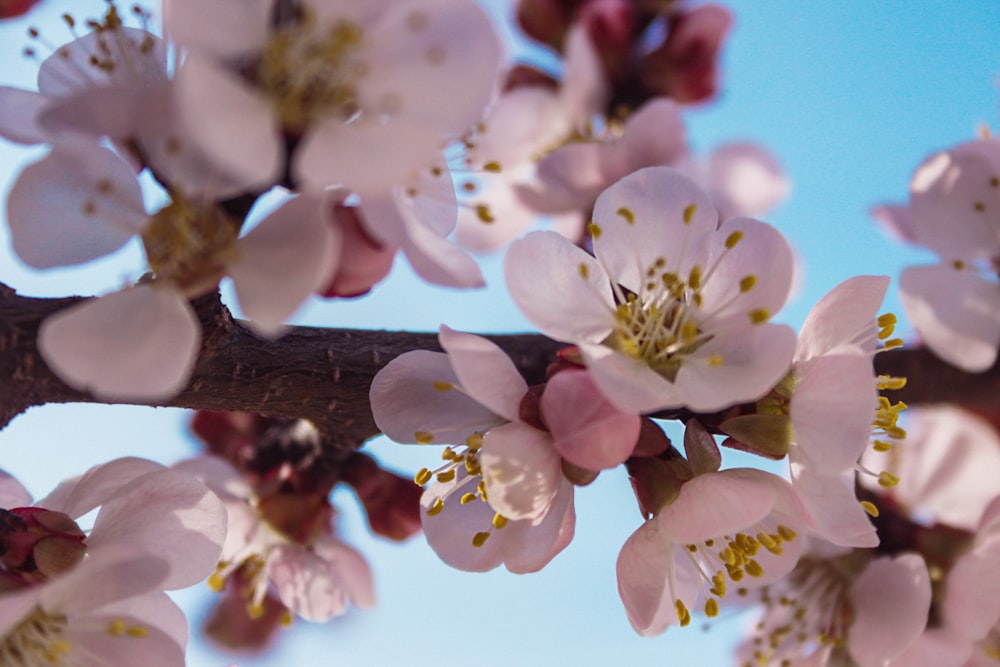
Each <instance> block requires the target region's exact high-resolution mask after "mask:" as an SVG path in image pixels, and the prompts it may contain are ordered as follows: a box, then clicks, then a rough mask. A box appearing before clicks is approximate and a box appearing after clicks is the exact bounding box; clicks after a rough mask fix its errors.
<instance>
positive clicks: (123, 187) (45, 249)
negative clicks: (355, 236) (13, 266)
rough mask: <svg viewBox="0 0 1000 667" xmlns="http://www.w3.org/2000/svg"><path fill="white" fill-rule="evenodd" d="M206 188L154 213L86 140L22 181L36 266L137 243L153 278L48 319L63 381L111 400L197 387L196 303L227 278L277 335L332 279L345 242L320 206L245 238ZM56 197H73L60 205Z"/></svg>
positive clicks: (295, 209)
mask: <svg viewBox="0 0 1000 667" xmlns="http://www.w3.org/2000/svg"><path fill="white" fill-rule="evenodd" d="M192 176H194V174H192ZM192 185H193V184H192ZM200 185H201V188H197V187H195V188H193V189H188V190H185V191H181V190H179V189H177V190H174V191H173V192H172V193H171V195H172V196H171V200H170V201H169V202H168V203H167V204H166V205H164V206H163V207H162V208H160V209H159V210H157V211H156V212H155V213H153V214H152V215H150V214H147V213H146V210H145V207H144V205H143V198H142V193H141V191H140V188H139V184H138V182H137V181H136V178H135V176H134V175H133V173H132V171H131V169H130V168H129V167H128V166H127V165H126V164H125V163H124V162H122V161H121V160H120V159H119V158H118V157H117V156H116V155H115V154H114V153H112V152H111V151H109V150H108V149H106V148H102V147H100V146H97V145H95V144H93V143H91V142H89V141H82V140H71V141H61V142H60V143H58V144H56V145H54V146H53V148H52V151H51V152H50V153H49V155H48V156H47V157H45V158H43V159H42V160H41V161H39V162H37V163H35V164H33V165H31V166H29V167H28V168H27V169H25V170H24V171H23V172H22V173H21V175H20V176H19V178H18V180H17V182H16V183H15V185H14V187H13V189H12V191H11V194H10V199H9V208H8V224H9V225H10V229H11V236H12V239H13V245H14V249H15V251H16V252H17V253H18V255H19V256H20V257H21V259H23V260H24V261H25V262H26V263H28V264H29V265H31V266H34V267H37V268H51V267H56V266H68V265H73V264H78V263H82V262H86V261H89V260H91V259H94V258H96V257H100V256H101V255H104V254H107V253H109V252H112V251H114V250H117V249H118V248H120V247H121V246H122V245H124V244H125V243H126V242H127V241H128V240H129V239H130V238H131V237H133V236H139V237H140V238H141V240H142V243H143V247H144V249H145V251H146V257H147V260H148V262H149V265H150V268H151V269H152V272H153V278H152V280H144V281H141V282H140V284H138V285H136V286H134V287H128V288H126V289H124V290H122V291H119V292H115V293H112V294H110V295H107V296H104V297H101V298H99V299H95V300H90V301H85V302H83V303H81V304H79V305H76V306H73V307H71V308H69V309H66V310H63V311H61V312H59V313H57V314H56V315H54V316H53V317H51V318H49V319H48V320H46V321H45V323H44V324H43V326H42V328H41V330H40V332H39V348H40V350H41V353H42V354H43V356H44V358H45V360H46V363H48V365H49V367H50V368H52V369H53V370H54V371H55V372H56V373H57V374H58V375H59V376H60V377H61V378H62V379H63V380H64V381H65V382H67V383H68V384H70V385H72V386H74V387H77V388H79V389H85V390H89V391H91V392H92V393H94V394H95V395H99V396H103V397H111V396H113V397H118V398H133V399H135V398H144V399H151V398H153V399H155V398H163V397H166V396H171V395H173V394H176V393H177V392H178V391H180V390H181V389H182V388H183V387H184V385H185V384H186V383H187V378H188V376H189V374H190V372H191V369H192V367H193V364H194V360H195V357H196V355H197V351H198V349H199V347H200V343H201V341H200V337H201V327H200V325H199V323H198V320H197V317H196V315H195V312H194V310H193V309H192V308H191V307H190V306H189V305H188V303H187V301H188V299H189V298H193V297H196V296H199V295H201V294H204V293H206V292H208V291H210V290H213V289H215V287H216V286H217V285H218V282H219V280H220V279H221V278H223V277H224V276H225V275H227V274H228V275H229V276H230V277H232V279H233V282H234V286H235V288H236V293H237V298H238V299H239V301H240V305H241V307H242V309H243V311H244V312H245V313H246V314H247V315H248V316H249V317H250V318H251V326H254V327H255V328H257V329H258V330H259V331H260V332H261V333H264V334H267V335H272V336H273V335H277V334H278V333H280V330H281V327H282V322H283V321H284V320H285V319H286V318H287V317H289V316H290V315H291V314H292V313H293V312H294V311H295V310H296V309H297V308H298V306H299V304H301V303H302V301H303V300H304V299H305V298H306V297H307V296H308V295H309V294H311V293H313V292H314V291H316V290H317V289H318V288H319V287H320V286H321V285H323V284H324V283H325V282H326V281H327V276H328V275H329V274H330V269H331V266H330V262H331V261H332V259H333V257H334V253H333V247H335V245H336V244H337V243H338V237H337V236H336V234H335V233H334V231H333V228H332V227H330V226H329V225H328V224H327V222H326V220H325V217H324V216H325V211H326V208H325V205H324V203H323V201H322V200H321V199H320V198H317V197H314V196H311V195H300V196H297V197H294V198H291V199H288V200H287V201H286V202H284V203H283V204H282V205H281V206H279V207H278V208H277V209H276V210H275V211H273V212H271V213H270V214H269V215H267V216H266V217H265V218H264V220H262V221H261V222H260V224H259V225H257V226H256V227H255V228H254V229H252V230H251V231H250V232H249V233H247V234H246V235H245V236H243V237H242V238H238V229H239V223H238V222H237V221H234V220H232V219H231V218H230V217H229V216H228V215H227V214H226V213H225V211H224V210H223V209H221V208H220V207H218V206H217V205H215V204H214V202H213V200H212V198H211V196H212V184H211V182H202V183H201V184H200ZM52 188H57V189H59V190H60V191H61V192H63V193H64V196H61V197H51V196H50V195H49V193H50V192H51V191H52ZM206 189H207V191H206Z"/></svg>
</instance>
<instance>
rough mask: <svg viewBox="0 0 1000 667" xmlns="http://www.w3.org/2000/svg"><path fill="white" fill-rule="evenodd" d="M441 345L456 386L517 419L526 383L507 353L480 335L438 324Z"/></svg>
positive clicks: (513, 419) (489, 406)
mask: <svg viewBox="0 0 1000 667" xmlns="http://www.w3.org/2000/svg"><path fill="white" fill-rule="evenodd" d="M438 340H439V341H441V347H442V348H444V351H445V352H447V353H448V359H449V361H451V367H452V368H453V369H454V371H455V375H456V376H457V377H458V382H459V386H461V387H462V389H464V390H465V392H466V393H467V394H468V395H469V396H470V397H471V398H473V399H475V400H476V401H477V402H478V403H479V404H480V405H483V406H486V407H487V408H489V409H490V410H491V411H493V412H494V413H496V414H498V415H500V416H501V417H504V418H505V419H507V420H508V421H512V422H513V421H519V419H518V415H519V412H520V407H521V399H522V398H524V394H525V393H526V392H527V391H528V384H527V383H526V382H525V381H524V378H523V377H522V376H521V373H520V372H518V370H517V367H516V366H515V365H514V362H513V361H512V360H511V358H510V357H508V356H507V353H506V352H504V351H503V350H501V349H500V348H499V347H498V346H497V345H496V344H495V343H492V342H490V341H488V340H487V339H485V338H483V337H482V336H476V335H474V334H469V333H463V332H461V331H455V330H454V329H451V328H449V327H447V326H444V325H442V326H441V332H440V333H439V334H438Z"/></svg>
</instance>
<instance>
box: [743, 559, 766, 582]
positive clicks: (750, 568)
mask: <svg viewBox="0 0 1000 667" xmlns="http://www.w3.org/2000/svg"><path fill="white" fill-rule="evenodd" d="M743 569H744V570H746V573H747V574H749V575H750V576H751V577H760V576H763V575H764V568H762V567H761V566H760V563H758V562H757V561H755V560H754V559H752V558H751V559H750V560H748V561H747V562H746V565H744V566H743Z"/></svg>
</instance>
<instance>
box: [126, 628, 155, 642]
mask: <svg viewBox="0 0 1000 667" xmlns="http://www.w3.org/2000/svg"><path fill="white" fill-rule="evenodd" d="M125 633H126V634H127V635H128V636H129V637H135V638H136V639H141V638H143V637H147V636H149V630H147V629H146V628H144V627H142V626H141V625H133V626H132V627H130V628H128V629H127V630H126V631H125Z"/></svg>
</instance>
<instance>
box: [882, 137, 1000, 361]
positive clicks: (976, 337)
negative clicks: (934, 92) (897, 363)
mask: <svg viewBox="0 0 1000 667" xmlns="http://www.w3.org/2000/svg"><path fill="white" fill-rule="evenodd" d="M997 210H1000V141H998V140H996V139H981V140H978V141H973V142H969V143H964V144H960V145H958V146H956V147H954V148H952V149H949V150H946V151H943V152H940V153H936V154H934V155H932V156H931V157H929V158H927V160H925V161H924V163H923V164H921V165H920V166H919V167H918V168H917V170H916V172H914V174H913V180H912V181H911V183H910V203H909V206H908V207H899V206H885V207H882V208H880V209H878V215H879V217H880V219H883V220H885V221H887V222H888V223H889V224H890V225H891V227H892V228H894V229H898V230H900V234H901V235H903V236H904V238H909V239H912V240H913V241H914V242H916V243H919V244H921V245H925V246H927V247H928V248H930V249H931V250H933V251H934V252H935V253H936V254H937V255H938V257H939V258H940V259H941V263H940V264H936V265H933V266H916V267H909V268H907V269H905V270H904V271H903V273H902V275H901V277H900V290H901V293H900V298H901V299H902V301H903V307H904V309H905V310H906V314H907V317H908V318H909V319H910V321H911V322H912V323H913V326H914V327H915V328H916V329H917V331H918V332H919V333H920V335H921V336H922V337H923V338H924V340H925V342H926V343H927V346H928V347H930V348H931V350H933V351H934V353H935V354H937V355H938V356H940V357H941V358H942V359H944V360H945V361H947V362H949V363H951V364H953V365H955V366H957V367H959V368H961V369H963V370H966V371H970V372H980V371H984V370H986V369H987V368H989V367H990V366H991V365H993V362H994V361H995V359H996V354H997V346H998V345H1000V315H998V313H1000V291H998V290H997V284H996V280H995V279H994V278H993V274H995V272H996V267H995V264H996V261H997V258H998V257H1000V247H998V241H997V239H998V236H997V226H998V224H1000V222H998V221H1000V217H998V216H997Z"/></svg>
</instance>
